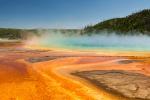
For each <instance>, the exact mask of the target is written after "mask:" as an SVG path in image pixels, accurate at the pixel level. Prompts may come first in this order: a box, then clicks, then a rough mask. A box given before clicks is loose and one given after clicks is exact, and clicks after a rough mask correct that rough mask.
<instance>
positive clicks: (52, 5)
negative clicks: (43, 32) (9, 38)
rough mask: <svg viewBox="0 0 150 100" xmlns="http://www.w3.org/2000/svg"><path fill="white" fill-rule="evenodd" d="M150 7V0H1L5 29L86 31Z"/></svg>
mask: <svg viewBox="0 0 150 100" xmlns="http://www.w3.org/2000/svg"><path fill="white" fill-rule="evenodd" d="M148 8H150V0H0V27H1V28H67V29H69V28H71V29H76V28H84V27H85V26H86V25H91V24H96V23H98V22H101V21H103V20H106V19H110V18H115V17H123V16H126V15H129V14H131V13H134V12H137V11H139V10H142V9H148Z"/></svg>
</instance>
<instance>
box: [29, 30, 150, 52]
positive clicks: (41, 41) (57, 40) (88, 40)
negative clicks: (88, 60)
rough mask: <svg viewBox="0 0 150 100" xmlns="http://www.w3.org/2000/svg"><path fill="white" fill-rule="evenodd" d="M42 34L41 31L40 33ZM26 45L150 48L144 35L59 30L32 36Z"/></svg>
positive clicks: (126, 48) (79, 47)
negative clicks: (87, 33)
mask: <svg viewBox="0 0 150 100" xmlns="http://www.w3.org/2000/svg"><path fill="white" fill-rule="evenodd" d="M41 34H42V33H41ZM27 44H28V45H38V46H42V47H46V48H64V49H73V50H75V49H77V50H95V49H96V50H98V49H107V50H135V51H148V50H150V37H149V36H146V35H133V36H131V35H121V36H120V35H116V34H114V33H112V34H111V35H110V34H109V35H108V34H101V35H91V36H88V35H79V34H77V35H75V34H73V35H70V34H69V33H68V34H63V33H61V32H59V33H55V32H47V33H43V34H42V35H41V36H39V37H33V38H31V39H29V41H28V42H27Z"/></svg>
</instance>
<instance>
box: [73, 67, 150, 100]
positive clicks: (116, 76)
mask: <svg viewBox="0 0 150 100" xmlns="http://www.w3.org/2000/svg"><path fill="white" fill-rule="evenodd" d="M72 74H73V75H76V76H79V77H82V78H85V79H87V80H89V81H90V82H91V83H92V84H95V85H96V86H98V87H100V88H103V89H105V90H107V91H109V92H110V93H113V94H117V95H118V94H119V95H122V96H124V97H127V98H128V99H131V100H133V99H134V100H149V99H150V90H149V87H150V84H149V83H150V77H149V76H146V75H144V74H140V73H134V71H121V70H95V71H83V72H74V73H72Z"/></svg>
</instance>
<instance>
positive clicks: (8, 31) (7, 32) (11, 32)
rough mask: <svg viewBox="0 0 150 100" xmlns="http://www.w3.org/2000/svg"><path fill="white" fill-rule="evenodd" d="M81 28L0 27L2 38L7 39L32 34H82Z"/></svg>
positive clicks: (21, 37) (22, 37)
mask: <svg viewBox="0 0 150 100" xmlns="http://www.w3.org/2000/svg"><path fill="white" fill-rule="evenodd" d="M80 31H81V30H79V29H12V28H0V38H7V39H27V38H28V37H32V36H40V35H43V34H51V33H55V34H57V33H61V34H67V35H72V34H80Z"/></svg>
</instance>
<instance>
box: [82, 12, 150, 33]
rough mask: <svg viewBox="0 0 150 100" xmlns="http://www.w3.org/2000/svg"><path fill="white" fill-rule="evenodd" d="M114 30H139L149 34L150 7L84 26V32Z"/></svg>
mask: <svg viewBox="0 0 150 100" xmlns="http://www.w3.org/2000/svg"><path fill="white" fill-rule="evenodd" d="M103 30H107V31H115V32H118V33H121V32H123V33H121V34H127V33H130V34H131V33H132V32H140V33H143V34H147V35H150V9H145V10H142V11H140V12H137V13H133V14H131V15H129V16H126V17H123V18H113V19H109V20H106V21H103V22H100V23H98V24H96V25H92V26H87V27H85V29H84V31H85V32H99V31H103Z"/></svg>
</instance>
